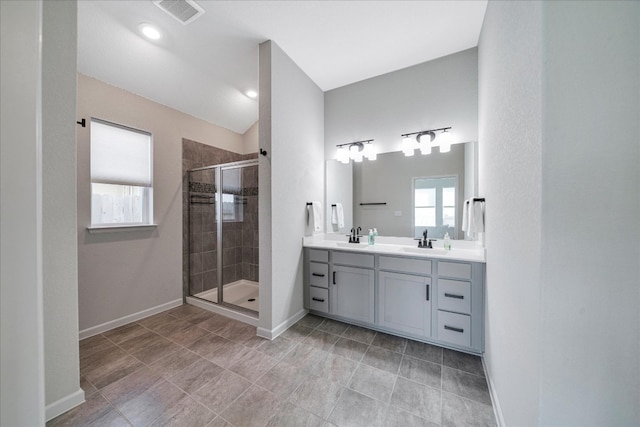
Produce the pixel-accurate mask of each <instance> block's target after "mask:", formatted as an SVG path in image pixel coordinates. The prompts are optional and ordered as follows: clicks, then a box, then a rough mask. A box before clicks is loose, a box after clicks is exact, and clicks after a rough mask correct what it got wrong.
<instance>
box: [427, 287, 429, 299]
mask: <svg viewBox="0 0 640 427" xmlns="http://www.w3.org/2000/svg"><path fill="white" fill-rule="evenodd" d="M427 301H429V285H427Z"/></svg>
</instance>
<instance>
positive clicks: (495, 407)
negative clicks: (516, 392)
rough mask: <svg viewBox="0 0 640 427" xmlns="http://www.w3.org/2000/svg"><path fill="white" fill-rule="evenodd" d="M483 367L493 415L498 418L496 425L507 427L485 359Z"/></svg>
mask: <svg viewBox="0 0 640 427" xmlns="http://www.w3.org/2000/svg"><path fill="white" fill-rule="evenodd" d="M481 360H482V367H483V368H484V376H485V378H486V379H487V385H488V386H489V396H491V403H492V404H493V414H494V415H495V417H496V424H497V425H498V427H505V426H506V424H505V423H504V417H503V416H502V408H501V407H500V401H498V393H497V391H496V388H495V385H494V384H493V381H492V380H491V372H489V368H488V367H487V364H486V363H485V361H484V357H482V358H481Z"/></svg>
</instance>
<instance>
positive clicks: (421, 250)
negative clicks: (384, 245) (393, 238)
mask: <svg viewBox="0 0 640 427" xmlns="http://www.w3.org/2000/svg"><path fill="white" fill-rule="evenodd" d="M402 251H403V252H410V253H416V254H423V255H447V254H450V253H451V251H446V250H444V249H433V248H431V249H430V248H411V247H409V248H408V247H403V248H402Z"/></svg>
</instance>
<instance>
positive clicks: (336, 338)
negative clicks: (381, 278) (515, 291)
mask: <svg viewBox="0 0 640 427" xmlns="http://www.w3.org/2000/svg"><path fill="white" fill-rule="evenodd" d="M80 374H81V386H82V388H83V389H84V390H85V393H86V402H85V403H83V404H82V405H80V406H78V407H76V408H74V409H72V410H71V411H69V412H66V413H64V414H62V415H60V416H59V417H57V418H54V419H53V420H51V421H50V422H48V423H47V425H48V426H63V425H64V426H129V425H133V426H166V425H171V426H180V427H183V426H189V427H191V426H207V427H229V426H236V427H241V426H292V427H293V426H295V427H298V426H319V427H329V426H398V427H400V426H401V427H409V426H436V425H443V426H471V425H474V426H475V425H477V426H484V425H495V419H494V415H493V410H492V407H491V400H490V398H489V392H488V389H487V382H486V380H485V378H484V373H483V370H482V365H481V362H480V358H478V357H476V356H471V355H468V354H464V353H459V352H456V351H451V350H447V349H442V348H440V347H435V346H432V345H428V344H423V343H419V342H416V341H411V340H406V339H404V338H399V337H395V336H391V335H386V334H382V333H379V332H375V331H371V330H369V329H364V328H360V327H356V326H349V325H347V324H345V323H341V322H336V321H334V320H329V319H322V318H320V317H317V316H313V315H307V316H306V317H305V318H303V319H302V320H300V321H299V322H298V323H297V324H296V325H294V326H293V327H291V328H290V329H289V330H287V331H286V332H285V333H284V334H283V335H282V336H280V337H278V338H277V339H275V340H273V341H267V340H264V339H262V338H259V337H257V336H256V335H255V328H253V327H251V326H249V325H246V324H244V323H240V322H237V321H234V320H231V319H228V318H225V317H222V316H220V315H217V314H213V313H210V312H208V311H205V310H202V309H199V308H197V307H193V306H189V305H183V306H180V307H177V308H175V309H172V310H169V311H167V312H164V313H160V314H157V315H155V316H152V317H149V318H146V319H143V320H141V321H139V322H134V323H131V324H128V325H125V326H122V327H120V328H118V329H114V330H112V331H109V332H105V333H103V334H101V335H97V336H94V337H91V338H87V339H85V340H82V341H81V342H80Z"/></svg>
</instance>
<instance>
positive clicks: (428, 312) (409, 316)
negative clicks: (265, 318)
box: [305, 248, 485, 354]
mask: <svg viewBox="0 0 640 427" xmlns="http://www.w3.org/2000/svg"><path fill="white" fill-rule="evenodd" d="M484 276H485V264H484V263H481V262H471V261H463V260H455V259H447V260H445V259H442V258H424V257H420V258H418V257H410V256H398V255H395V254H381V253H379V254H376V253H372V251H371V250H366V251H349V252H347V251H340V250H331V249H329V250H324V249H315V248H307V249H306V250H305V302H306V304H305V307H306V308H308V309H309V310H310V311H312V312H314V313H316V314H318V315H323V316H326V317H332V318H335V319H337V320H341V321H345V322H349V321H352V322H353V323H355V324H358V325H361V326H366V327H369V328H372V329H376V330H380V331H384V332H388V333H391V334H396V335H400V336H405V337H408V338H411V339H415V340H420V341H424V342H428V343H432V344H436V345H442V346H445V347H451V348H455V349H457V350H462V351H468V352H471V353H476V354H479V353H482V352H483V351H484Z"/></svg>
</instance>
